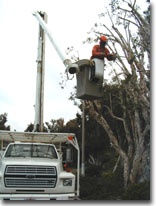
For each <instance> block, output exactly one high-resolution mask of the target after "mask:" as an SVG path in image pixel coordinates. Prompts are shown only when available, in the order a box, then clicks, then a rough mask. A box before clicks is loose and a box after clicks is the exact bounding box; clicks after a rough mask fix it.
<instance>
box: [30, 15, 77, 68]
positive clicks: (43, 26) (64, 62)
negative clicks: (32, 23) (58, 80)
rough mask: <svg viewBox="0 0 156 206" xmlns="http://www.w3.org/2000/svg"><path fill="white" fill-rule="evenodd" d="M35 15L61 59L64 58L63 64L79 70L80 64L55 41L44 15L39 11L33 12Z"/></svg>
mask: <svg viewBox="0 0 156 206" xmlns="http://www.w3.org/2000/svg"><path fill="white" fill-rule="evenodd" d="M33 15H34V16H35V17H36V19H37V20H38V22H39V24H40V26H41V27H42V29H43V30H44V32H45V33H46V34H47V36H48V38H49V40H50V42H51V43H52V45H53V47H54V48H55V50H56V52H57V54H58V55H59V57H60V59H61V60H62V62H63V64H64V65H65V67H66V69H67V70H69V69H71V70H72V69H73V70H79V66H78V65H77V64H76V63H72V62H71V60H70V59H67V58H66V57H65V55H64V54H63V52H62V51H61V49H60V48H59V47H58V45H57V43H56V42H55V40H54V39H53V37H52V35H51V33H50V31H49V29H48V28H47V24H46V23H45V21H44V20H43V19H42V17H41V16H40V14H39V12H38V11H37V12H33Z"/></svg>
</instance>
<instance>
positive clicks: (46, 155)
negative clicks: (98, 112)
mask: <svg viewBox="0 0 156 206" xmlns="http://www.w3.org/2000/svg"><path fill="white" fill-rule="evenodd" d="M0 140H1V157H0V199H4V200H70V199H78V196H79V171H80V169H79V161H80V154H79V146H78V143H77V139H76V137H75V134H69V133H42V132H10V131H2V130H1V131H0ZM5 142H7V143H9V144H8V145H7V147H6V149H5V151H4V143H5ZM72 147H74V148H75V149H76V153H75V156H77V160H76V162H74V164H76V168H73V167H72V168H70V169H69V168H68V167H67V164H66V163H67V162H70V161H71V148H72ZM2 150H3V151H2ZM63 151H65V152H66V155H65V156H66V161H63V156H64V155H63ZM2 152H3V154H2ZM65 165H66V167H65Z"/></svg>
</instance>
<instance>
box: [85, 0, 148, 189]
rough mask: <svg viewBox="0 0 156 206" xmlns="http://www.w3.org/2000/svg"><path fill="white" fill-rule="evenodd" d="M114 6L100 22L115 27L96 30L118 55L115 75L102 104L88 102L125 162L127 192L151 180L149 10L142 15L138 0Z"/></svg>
mask: <svg viewBox="0 0 156 206" xmlns="http://www.w3.org/2000/svg"><path fill="white" fill-rule="evenodd" d="M125 4H126V5H125ZM110 6H111V9H110V10H108V9H107V10H106V12H105V13H102V14H100V17H101V19H102V18H106V17H109V18H110V23H111V24H110V23H109V24H104V23H101V22H100V23H99V24H95V27H94V28H93V29H92V31H93V32H94V34H95V35H96V37H99V36H100V35H101V34H104V35H106V36H108V37H109V39H110V44H109V45H110V50H112V51H113V52H114V53H116V54H117V60H116V63H113V64H110V65H109V68H111V66H112V72H113V73H111V74H113V75H114V76H113V75H112V81H111V82H108V81H107V82H106V84H105V87H104V98H103V99H102V100H95V101H86V102H85V103H86V107H87V109H88V111H89V113H90V115H91V116H92V117H93V118H94V119H95V120H96V121H97V122H98V123H99V124H100V125H101V126H102V127H103V128H104V130H105V131H106V133H107V137H108V138H109V141H110V143H111V145H112V147H113V148H114V149H115V151H116V152H117V153H118V154H119V156H120V157H121V160H122V161H123V167H124V185H125V188H126V187H127V185H128V183H131V184H135V183H138V182H143V181H146V180H149V178H150V162H149V159H150V83H149V82H150V72H149V69H150V25H149V12H150V11H149V7H148V12H144V13H145V14H146V15H145V16H143V13H141V11H140V10H139V7H138V5H137V1H134V2H132V1H119V0H116V1H115V0H114V1H111V4H110ZM139 11H140V13H139ZM103 22H105V21H103ZM110 25H111V26H110ZM88 39H89V40H90V38H88ZM89 40H87V41H89ZM119 54H120V55H119ZM122 57H124V58H122ZM119 128H120V129H119Z"/></svg>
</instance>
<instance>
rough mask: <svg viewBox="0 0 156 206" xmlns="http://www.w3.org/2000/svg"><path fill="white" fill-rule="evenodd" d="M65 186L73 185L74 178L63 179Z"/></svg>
mask: <svg viewBox="0 0 156 206" xmlns="http://www.w3.org/2000/svg"><path fill="white" fill-rule="evenodd" d="M63 186H72V179H69V178H68V179H63Z"/></svg>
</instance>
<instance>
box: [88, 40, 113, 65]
mask: <svg viewBox="0 0 156 206" xmlns="http://www.w3.org/2000/svg"><path fill="white" fill-rule="evenodd" d="M107 41H108V39H107V37H106V36H101V37H100V42H99V44H98V45H94V46H93V49H92V56H91V58H90V59H91V60H92V59H93V58H98V59H102V60H103V59H104V58H107V60H108V61H114V60H115V59H116V55H115V54H110V52H109V50H108V49H107V48H106V44H107Z"/></svg>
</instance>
